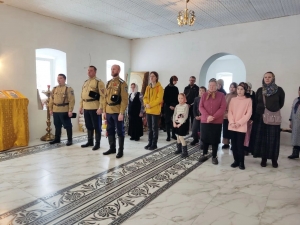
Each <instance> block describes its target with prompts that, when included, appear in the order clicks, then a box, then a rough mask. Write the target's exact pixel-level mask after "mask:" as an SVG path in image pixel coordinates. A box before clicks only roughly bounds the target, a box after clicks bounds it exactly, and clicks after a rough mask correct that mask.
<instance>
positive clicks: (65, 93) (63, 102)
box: [63, 86, 68, 104]
mask: <svg viewBox="0 0 300 225" xmlns="http://www.w3.org/2000/svg"><path fill="white" fill-rule="evenodd" d="M67 91H68V87H67V86H66V91H65V98H64V101H63V104H65V101H66V98H67Z"/></svg>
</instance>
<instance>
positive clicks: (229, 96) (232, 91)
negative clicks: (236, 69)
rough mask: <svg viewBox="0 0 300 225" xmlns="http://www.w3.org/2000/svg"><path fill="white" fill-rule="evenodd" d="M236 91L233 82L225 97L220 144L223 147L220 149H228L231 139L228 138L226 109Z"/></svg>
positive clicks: (235, 84)
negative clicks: (221, 143)
mask: <svg viewBox="0 0 300 225" xmlns="http://www.w3.org/2000/svg"><path fill="white" fill-rule="evenodd" d="M236 89H237V83H235V82H233V83H231V84H230V87H229V91H230V93H229V94H227V95H226V96H225V99H226V111H225V114H224V120H223V141H222V142H223V144H224V145H223V146H222V149H227V148H229V140H230V139H231V137H230V133H231V132H230V131H229V130H228V109H229V104H230V101H231V99H232V98H235V97H236V96H237V92H236Z"/></svg>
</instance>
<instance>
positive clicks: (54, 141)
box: [49, 139, 60, 145]
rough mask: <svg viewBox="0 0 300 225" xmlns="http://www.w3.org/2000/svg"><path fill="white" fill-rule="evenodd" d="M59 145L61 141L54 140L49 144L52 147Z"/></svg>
mask: <svg viewBox="0 0 300 225" xmlns="http://www.w3.org/2000/svg"><path fill="white" fill-rule="evenodd" d="M57 143H60V140H56V139H54V140H53V141H50V142H49V144H50V145H53V144H57Z"/></svg>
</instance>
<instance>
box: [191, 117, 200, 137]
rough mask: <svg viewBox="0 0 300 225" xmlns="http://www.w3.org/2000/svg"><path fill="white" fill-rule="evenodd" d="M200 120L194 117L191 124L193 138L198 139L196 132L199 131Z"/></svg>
mask: <svg viewBox="0 0 300 225" xmlns="http://www.w3.org/2000/svg"><path fill="white" fill-rule="evenodd" d="M200 123H201V121H200V120H196V119H194V121H193V126H192V137H193V138H194V140H199V136H198V132H200Z"/></svg>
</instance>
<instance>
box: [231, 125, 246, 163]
mask: <svg viewBox="0 0 300 225" xmlns="http://www.w3.org/2000/svg"><path fill="white" fill-rule="evenodd" d="M245 135H246V133H241V132H236V131H231V145H232V154H233V158H234V161H236V162H238V163H244V159H245V154H244V141H245Z"/></svg>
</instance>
